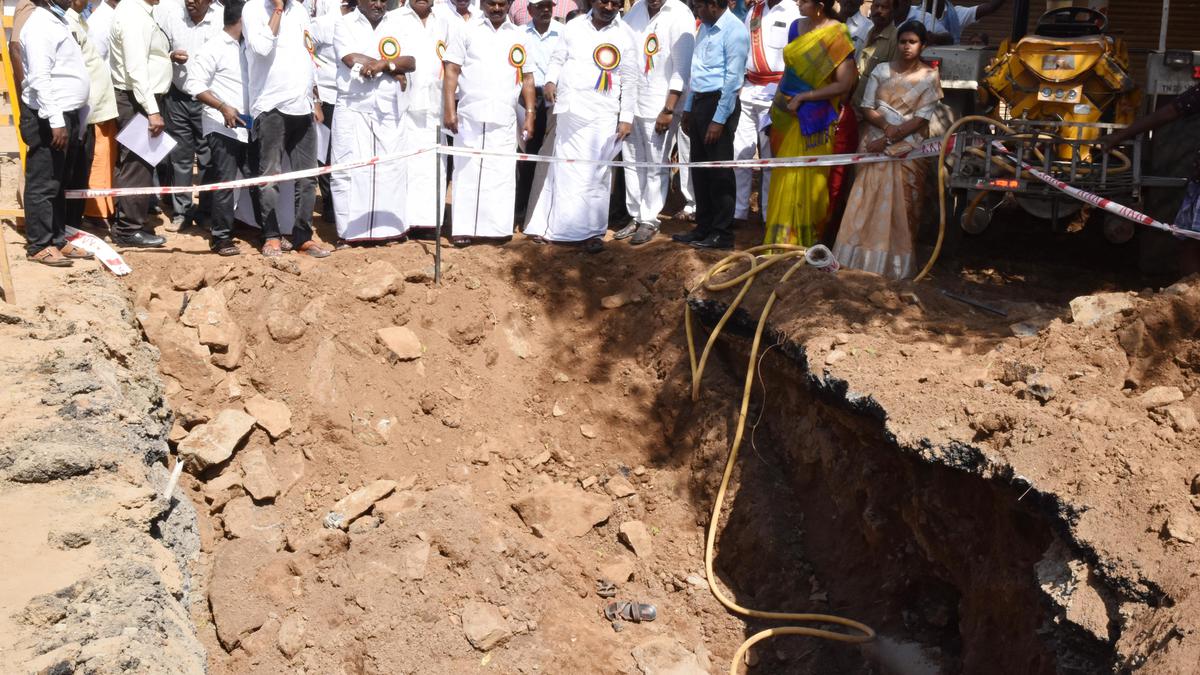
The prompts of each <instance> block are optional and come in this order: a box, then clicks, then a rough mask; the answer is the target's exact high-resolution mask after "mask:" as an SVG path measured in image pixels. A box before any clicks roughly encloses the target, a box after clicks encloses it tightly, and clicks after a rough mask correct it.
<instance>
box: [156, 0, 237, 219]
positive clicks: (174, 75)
mask: <svg viewBox="0 0 1200 675" xmlns="http://www.w3.org/2000/svg"><path fill="white" fill-rule="evenodd" d="M157 14H158V25H159V26H161V27H162V29H163V33H165V34H166V36H167V42H168V43H169V44H170V45H171V89H170V90H169V91H168V92H167V95H166V97H164V99H163V117H164V118H165V121H166V124H167V133H168V134H170V135H171V137H172V138H174V139H175V140H176V142H177V143H178V144H177V145H176V146H175V149H174V150H172V151H171V154H170V156H169V157H168V158H167V160H168V161H169V162H170V168H171V182H170V184H171V185H191V184H192V172H193V170H194V168H195V167H196V166H197V165H199V167H200V173H201V174H203V173H204V170H205V168H206V167H207V166H208V144H207V143H205V142H204V132H203V131H202V130H201V128H200V127H201V120H203V119H204V105H203V104H202V103H200V102H199V101H197V100H196V99H194V98H192V97H191V96H190V95H189V94H188V93H187V92H186V91H185V90H184V88H185V86H186V85H187V63H188V58H189V57H190V56H191V54H192V53H194V52H195V51H196V50H197V49H199V48H200V46H201V45H203V44H205V43H207V42H208V41H209V40H212V39H214V38H216V37H217V34H218V33H220V32H221V10H220V8H219V6H215V5H213V2H212V0H185V1H184V2H183V3H182V4H179V3H177V2H168V3H167V4H165V5H159V7H158V12H157ZM210 195H211V193H208V192H205V193H203V194H201V195H200V209H199V213H197V212H196V209H195V206H194V205H193V204H192V195H191V194H188V193H179V194H173V195H171V196H170V199H169V201H170V203H171V214H172V215H171V222H170V224H169V225H167V227H166V229H167V231H168V232H178V231H179V230H180V229H181V228H183V227H184V226H185V225H187V224H188V223H190V222H192V221H195V220H199V218H197V216H201V215H203V214H204V213H205V212H207V211H208V210H209V208H208V201H209V199H210Z"/></svg>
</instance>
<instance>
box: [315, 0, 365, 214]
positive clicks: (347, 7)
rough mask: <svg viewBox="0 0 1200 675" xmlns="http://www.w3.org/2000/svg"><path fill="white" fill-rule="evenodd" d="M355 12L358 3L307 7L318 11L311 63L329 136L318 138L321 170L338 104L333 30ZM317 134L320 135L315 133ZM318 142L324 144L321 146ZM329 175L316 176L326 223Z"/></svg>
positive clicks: (326, 1)
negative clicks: (328, 9)
mask: <svg viewBox="0 0 1200 675" xmlns="http://www.w3.org/2000/svg"><path fill="white" fill-rule="evenodd" d="M328 7H336V8H337V9H338V10H339V11H336V12H330V11H326V8H328ZM356 9H358V0H342V1H341V2H340V3H335V2H334V1H333V0H322V1H321V2H318V3H317V4H315V5H313V6H311V7H309V11H310V12H315V11H318V10H319V11H320V12H322V13H320V14H316V16H315V17H314V18H313V19H312V25H313V28H312V41H313V45H312V46H313V50H312V60H313V69H314V77H315V78H316V81H317V96H318V97H320V99H321V124H322V125H323V126H324V127H325V129H326V131H327V132H329V133H326V134H325V137H324V138H322V137H321V136H320V134H318V136H317V161H318V162H320V164H321V166H329V146H330V136H332V129H333V104H334V103H336V102H337V73H338V66H337V55H336V54H335V53H334V50H333V29H334V27H335V26H336V25H337V22H338V21H339V20H341V18H342V17H343V16H345V15H347V14H349V13H350V12H353V11H354V10H356ZM318 131H320V130H319V129H318ZM321 141H324V143H322V142H321ZM330 180H331V179H330V175H329V174H327V173H323V174H321V175H320V176H317V188H318V189H319V190H320V192H321V215H322V216H323V217H324V218H325V222H330V220H331V219H332V218H333V214H334V212H335V209H334V206H333V192H332V191H331V190H330V189H329V182H330Z"/></svg>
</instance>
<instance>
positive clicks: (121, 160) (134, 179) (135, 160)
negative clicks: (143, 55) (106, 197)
mask: <svg viewBox="0 0 1200 675" xmlns="http://www.w3.org/2000/svg"><path fill="white" fill-rule="evenodd" d="M116 94H117V127H118V128H122V129H123V128H124V127H125V125H126V124H128V123H129V120H131V119H133V117H134V116H135V115H145V114H146V110H145V108H143V107H142V106H141V105H140V104H139V103H138V102H137V99H135V98H134V97H133V92H131V91H127V90H125V89H117V90H116ZM158 99H159V101H158V104H159V109H160V110H161V109H162V97H161V96H159V97H158ZM152 185H154V167H152V166H150V163H149V162H147V161H146V160H144V159H142V158H141V157H139V156H138V155H137V153H135V152H133V151H131V150H130V149H129V148H127V147H125V146H124V145H121V144H120V143H117V169H116V171H115V172H114V173H113V187H118V188H140V187H150V186H152ZM155 199H157V197H154V196H151V195H134V196H130V197H117V218H116V220H115V221H114V225H113V233H114V234H116V235H118V236H123V235H130V234H133V233H135V232H137V231H138V230H143V229H148V231H150V232H153V231H154V228H147V227H146V221H147V219H148V216H149V214H150V203H151V202H153V201H154V200H155Z"/></svg>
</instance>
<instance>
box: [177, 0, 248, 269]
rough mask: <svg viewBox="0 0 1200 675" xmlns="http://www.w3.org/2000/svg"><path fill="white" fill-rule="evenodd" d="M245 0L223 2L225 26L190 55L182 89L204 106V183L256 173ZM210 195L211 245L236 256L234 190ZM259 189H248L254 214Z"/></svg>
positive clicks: (220, 252)
mask: <svg viewBox="0 0 1200 675" xmlns="http://www.w3.org/2000/svg"><path fill="white" fill-rule="evenodd" d="M244 4H245V1H244V0H225V6H224V8H223V9H222V19H223V23H224V24H225V27H224V29H223V30H222V31H221V32H219V33H217V36H216V37H215V38H214V39H212V40H210V41H208V42H207V43H205V44H203V45H201V46H200V47H199V48H198V49H197V50H196V51H195V52H194V53H193V54H192V55H191V56H190V58H189V59H188V65H187V71H188V78H187V82H186V84H185V88H186V91H187V92H188V93H189V94H191V95H192V96H195V97H196V100H198V101H200V102H201V103H202V104H203V105H204V106H205V108H204V118H203V120H202V121H201V127H202V129H203V132H204V138H205V140H206V141H207V143H208V147H209V153H210V157H209V162H208V165H207V166H206V167H205V170H204V176H203V178H204V182H205V183H221V182H225V181H230V180H234V179H236V178H237V174H238V172H239V171H240V172H241V173H242V176H243V177H250V176H253V175H254V162H253V161H251V160H252V153H251V146H250V134H249V132H248V131H247V130H246V123H247V121H249V119H250V117H249V115H247V114H246V111H247V110H248V109H249V107H250V106H249V101H250V97H249V95H248V93H247V91H246V57H245V55H244V54H243V53H242V7H243V5H244ZM210 194H212V216H211V218H210V219H209V231H210V236H211V238H210V239H209V246H210V247H211V248H212V250H213V251H215V252H216V253H217V254H219V255H223V256H232V255H238V253H239V251H238V247H237V245H236V244H234V243H233V220H234V215H233V214H234V208H235V207H236V205H237V191H236V190H217V191H216V192H213V193H210ZM259 194H260V192H259V189H258V188H250V200H251V202H253V203H255V208H254V211H255V213H257V212H258V205H257V202H258V201H259Z"/></svg>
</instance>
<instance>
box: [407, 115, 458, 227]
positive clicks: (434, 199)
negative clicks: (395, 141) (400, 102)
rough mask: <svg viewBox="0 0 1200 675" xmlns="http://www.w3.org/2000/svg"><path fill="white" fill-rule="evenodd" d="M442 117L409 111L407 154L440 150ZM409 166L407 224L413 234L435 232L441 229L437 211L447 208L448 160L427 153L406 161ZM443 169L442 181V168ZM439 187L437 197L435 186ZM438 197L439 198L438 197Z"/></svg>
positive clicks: (436, 154)
mask: <svg viewBox="0 0 1200 675" xmlns="http://www.w3.org/2000/svg"><path fill="white" fill-rule="evenodd" d="M440 121H441V113H440V112H438V111H436V110H411V109H410V110H409V111H408V112H407V113H405V115H404V119H403V121H402V123H401V124H402V128H403V130H402V135H403V137H404V152H415V151H417V150H422V149H425V148H433V147H436V146H437V144H438V143H440V142H441V139H440V138H435V135H436V134H437V133H438V131H437V130H438V123H439V122H440ZM405 161H406V163H407V164H408V170H407V175H406V176H405V179H406V181H407V188H405V190H404V223H405V224H406V225H408V228H409V229H410V230H415V229H433V228H434V227H436V226H437V210H438V209H439V208H441V209H444V208H445V205H446V179H447V178H448V176H447V175H446V158H445V157H443V156H441V155H439V154H438V153H437V152H433V151H430V152H425V153H422V154H420V155H417V156H415V157H412V158H410V159H407V160H405ZM439 163H440V164H441V165H442V170H441V172H440V175H441V180H440V181H439V180H438V175H439V172H438V164H439ZM435 185H436V186H437V187H438V190H437V192H436V193H434V190H433V188H434V186H435ZM435 194H436V196H435Z"/></svg>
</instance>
